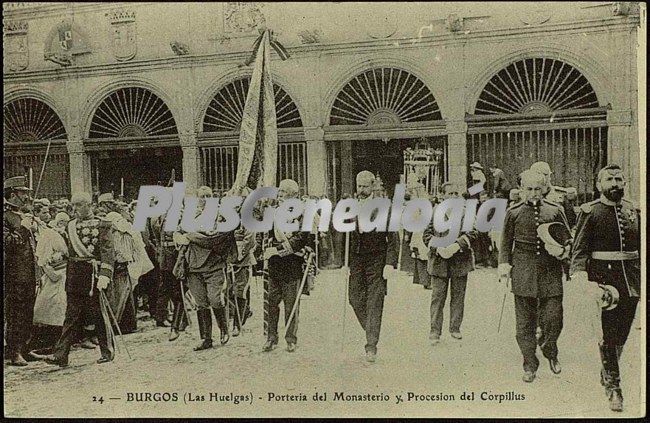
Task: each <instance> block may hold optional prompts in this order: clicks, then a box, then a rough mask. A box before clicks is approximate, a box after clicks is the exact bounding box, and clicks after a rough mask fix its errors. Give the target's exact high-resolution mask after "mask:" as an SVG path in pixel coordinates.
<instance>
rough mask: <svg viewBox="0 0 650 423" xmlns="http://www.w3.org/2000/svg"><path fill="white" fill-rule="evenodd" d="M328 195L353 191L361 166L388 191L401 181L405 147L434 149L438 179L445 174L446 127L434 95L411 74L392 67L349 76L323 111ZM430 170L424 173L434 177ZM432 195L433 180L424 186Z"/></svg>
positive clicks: (373, 69) (340, 194)
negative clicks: (326, 119) (438, 158)
mask: <svg viewBox="0 0 650 423" xmlns="http://www.w3.org/2000/svg"><path fill="white" fill-rule="evenodd" d="M325 139H326V140H327V141H328V143H327V146H328V175H327V176H328V184H327V185H328V187H330V191H329V193H328V194H329V196H330V198H333V199H339V198H341V196H343V195H351V194H353V193H354V190H355V185H354V177H355V175H356V173H357V172H360V171H361V170H369V171H371V172H373V173H374V174H375V175H377V176H379V177H380V178H381V180H382V182H383V185H384V187H385V188H386V191H387V192H388V194H389V195H391V196H392V193H393V191H394V187H395V185H396V184H398V183H400V182H404V181H405V176H406V175H405V166H404V156H405V154H408V153H407V150H409V149H411V150H412V149H415V148H416V146H417V147H418V148H421V147H424V148H428V149H431V150H432V151H440V152H441V156H442V160H441V162H440V164H439V167H438V172H439V176H438V178H437V179H438V181H439V182H442V180H444V179H446V177H447V168H446V163H447V161H446V153H447V152H446V145H447V137H446V129H445V122H444V121H443V119H442V114H441V112H440V108H439V107H438V103H437V102H436V99H435V97H434V95H433V93H432V92H431V90H430V89H429V87H428V86H427V85H426V84H425V83H424V82H423V81H422V80H421V79H420V78H418V77H417V76H415V75H414V74H412V73H411V72H408V71H406V70H403V69H399V68H396V67H375V68H371V69H368V70H365V71H363V72H361V73H359V74H358V75H356V76H354V77H353V78H352V79H350V80H349V81H348V82H347V83H346V84H345V86H343V87H342V88H341V89H340V90H339V92H338V93H337V95H336V97H335V99H334V101H333V103H332V106H331V109H330V113H329V126H328V127H326V131H325ZM434 172H435V170H434V168H433V167H432V168H431V169H430V176H431V177H433V175H434ZM427 186H430V188H431V193H432V194H433V193H435V192H436V190H437V186H436V185H435V184H430V185H427Z"/></svg>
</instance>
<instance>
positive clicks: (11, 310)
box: [4, 275, 36, 355]
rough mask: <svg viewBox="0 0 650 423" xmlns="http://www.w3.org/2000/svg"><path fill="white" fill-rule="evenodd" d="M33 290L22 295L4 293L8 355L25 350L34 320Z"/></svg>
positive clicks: (24, 351)
mask: <svg viewBox="0 0 650 423" xmlns="http://www.w3.org/2000/svg"><path fill="white" fill-rule="evenodd" d="M6 276H7V277H8V276H9V275H6ZM5 286H6V285H5ZM35 292H36V290H35V288H34V293H33V295H31V294H32V292H31V291H30V292H29V293H26V294H23V295H10V294H9V295H8V294H7V293H5V295H6V297H5V302H4V309H5V319H6V322H7V333H6V338H5V339H6V341H7V352H8V353H9V354H10V355H12V354H18V353H20V354H24V353H26V352H27V351H26V349H27V344H28V343H29V340H30V338H31V333H32V321H33V320H34V301H35V300H36V293H35Z"/></svg>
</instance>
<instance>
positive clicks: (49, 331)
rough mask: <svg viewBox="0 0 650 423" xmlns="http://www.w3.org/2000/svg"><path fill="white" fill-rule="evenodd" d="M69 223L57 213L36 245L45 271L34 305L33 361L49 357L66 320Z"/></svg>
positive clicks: (31, 347) (68, 218) (67, 218)
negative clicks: (67, 228) (67, 235)
mask: <svg viewBox="0 0 650 423" xmlns="http://www.w3.org/2000/svg"><path fill="white" fill-rule="evenodd" d="M69 221H70V216H68V215H67V214H66V213H63V212H61V213H58V214H57V215H56V217H55V218H54V219H53V220H52V221H50V223H49V225H48V227H46V228H43V229H42V230H41V231H40V237H39V240H38V242H37V244H36V254H35V255H36V259H37V264H38V265H39V267H40V268H41V269H42V270H43V276H42V277H41V279H40V287H39V290H38V293H37V294H36V301H35V303H34V330H33V336H32V341H31V344H30V350H35V351H34V353H35V354H30V355H32V358H39V357H38V356H39V355H41V354H47V353H48V352H47V349H49V348H51V347H53V346H54V344H55V343H56V341H57V339H58V337H59V335H61V329H62V327H63V320H64V318H65V310H66V307H67V301H66V293H65V273H66V257H67V256H68V247H67V243H66V240H65V236H66V235H65V229H66V227H67V225H68V222H69Z"/></svg>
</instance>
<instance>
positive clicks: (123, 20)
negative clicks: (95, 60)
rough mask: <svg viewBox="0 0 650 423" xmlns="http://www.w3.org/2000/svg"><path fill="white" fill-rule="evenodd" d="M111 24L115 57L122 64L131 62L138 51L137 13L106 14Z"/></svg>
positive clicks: (120, 11)
mask: <svg viewBox="0 0 650 423" xmlns="http://www.w3.org/2000/svg"><path fill="white" fill-rule="evenodd" d="M106 16H107V17H108V19H109V21H110V23H111V40H112V49H113V55H114V56H115V58H116V59H117V60H119V61H120V62H125V61H127V60H131V59H133V58H134V57H135V55H136V53H137V51H138V44H137V42H136V39H137V38H136V27H135V12H133V11H130V10H114V11H112V12H109V13H107V14H106Z"/></svg>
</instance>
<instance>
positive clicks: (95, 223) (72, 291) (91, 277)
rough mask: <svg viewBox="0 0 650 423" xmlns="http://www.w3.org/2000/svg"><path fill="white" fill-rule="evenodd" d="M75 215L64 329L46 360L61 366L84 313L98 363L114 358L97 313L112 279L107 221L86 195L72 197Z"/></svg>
mask: <svg viewBox="0 0 650 423" xmlns="http://www.w3.org/2000/svg"><path fill="white" fill-rule="evenodd" d="M72 205H73V207H74V210H75V218H74V219H72V220H71V221H70V223H68V227H67V232H66V233H67V236H66V241H67V242H68V253H69V256H68V267H67V273H66V286H65V291H66V294H67V308H66V312H65V319H64V321H63V331H62V333H61V337H60V338H59V340H58V342H57V344H56V346H55V347H54V351H55V352H54V354H52V355H50V356H47V357H46V358H45V361H46V362H47V363H49V364H56V365H59V366H62V367H65V366H67V365H68V355H69V354H70V347H71V346H72V343H73V342H74V340H75V338H76V336H77V335H78V333H79V332H80V331H81V330H82V328H83V325H84V316H85V315H86V314H87V313H88V314H89V315H90V316H92V320H93V323H94V325H95V331H96V334H97V338H98V341H99V348H100V350H101V357H100V358H99V360H97V363H98V364H102V363H107V362H110V361H112V360H113V355H114V351H113V345H111V344H110V343H109V341H108V339H107V337H106V326H107V325H110V322H105V321H104V318H103V316H102V313H101V312H100V300H99V296H100V291H102V290H104V289H106V287H108V284H109V283H110V281H111V279H112V278H113V265H114V263H115V250H114V248H113V243H112V239H111V233H110V228H111V225H110V223H109V222H106V221H102V220H99V219H97V218H96V217H95V216H94V215H93V212H92V209H91V197H90V195H89V194H85V193H79V194H75V195H73V196H72Z"/></svg>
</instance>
